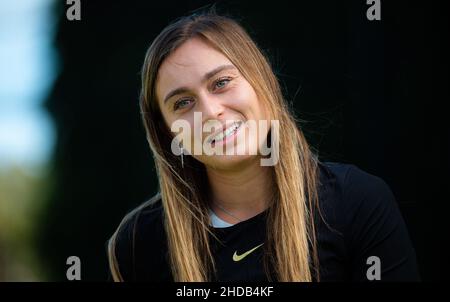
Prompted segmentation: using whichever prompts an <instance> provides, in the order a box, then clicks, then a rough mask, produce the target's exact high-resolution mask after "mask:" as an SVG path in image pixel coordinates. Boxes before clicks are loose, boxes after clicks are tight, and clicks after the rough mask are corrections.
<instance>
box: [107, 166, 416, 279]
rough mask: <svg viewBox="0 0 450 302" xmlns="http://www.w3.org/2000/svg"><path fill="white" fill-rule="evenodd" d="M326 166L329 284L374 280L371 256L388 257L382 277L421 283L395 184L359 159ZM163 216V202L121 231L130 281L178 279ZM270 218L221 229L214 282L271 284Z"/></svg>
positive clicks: (320, 233) (323, 238)
mask: <svg viewBox="0 0 450 302" xmlns="http://www.w3.org/2000/svg"><path fill="white" fill-rule="evenodd" d="M319 170H320V186H319V204H320V208H321V211H322V216H323V217H324V219H325V222H326V223H327V224H328V226H326V225H325V224H324V223H323V221H322V220H318V223H317V226H316V228H317V243H318V256H319V263H320V279H321V281H367V280H368V279H367V271H368V269H369V268H370V267H371V266H372V265H373V264H374V262H370V263H369V264H368V263H367V260H368V258H369V257H371V256H376V257H378V259H379V261H380V262H379V264H380V268H381V270H380V271H381V274H380V278H381V281H419V273H418V270H417V265H416V255H415V251H414V249H413V247H412V245H411V242H410V239H409V235H408V232H407V229H406V226H405V223H404V221H403V218H402V216H401V214H400V211H399V209H398V207H397V204H396V201H395V198H394V196H393V194H392V192H391V190H390V189H389V187H388V186H387V184H386V183H385V182H384V181H383V180H382V179H381V178H379V177H377V176H374V175H371V174H369V173H367V172H365V171H363V170H361V169H359V168H358V167H356V166H355V165H351V164H343V163H334V162H321V163H320V164H319ZM163 217H164V215H163V208H162V205H161V201H160V200H159V201H157V202H156V203H154V204H152V205H149V206H147V207H146V208H144V209H143V210H142V211H141V212H140V213H139V214H138V215H137V214H136V215H135V217H134V219H130V220H129V221H128V222H127V223H125V224H124V225H123V226H122V228H121V230H119V233H118V236H117V245H116V249H115V253H116V258H117V260H118V263H119V270H120V273H121V275H122V277H123V278H124V280H125V281H173V279H172V274H171V270H170V267H169V264H168V258H167V257H168V256H167V255H168V254H167V241H166V234H165V231H164V225H163V219H164V218H163ZM265 223H266V212H262V213H260V214H258V215H256V216H254V217H252V218H250V219H248V220H245V221H243V222H240V223H238V224H235V225H233V226H230V227H227V228H215V229H214V232H215V234H216V235H217V236H218V237H219V238H220V239H221V241H222V242H223V243H224V245H221V244H219V243H217V241H216V240H213V239H211V244H212V250H213V255H214V258H215V262H216V266H217V280H214V281H267V277H266V275H265V272H264V267H263V261H262V259H263V258H262V257H263V248H262V247H261V246H260V245H261V244H262V243H263V242H264V240H265V235H266V233H265V230H266V228H265ZM211 238H212V237H211ZM133 242H134V244H133ZM251 250H252V251H251ZM248 251H251V252H250V253H247V255H245V253H246V252H248ZM243 254H244V255H243ZM233 257H235V259H234V260H233ZM235 260H238V261H235Z"/></svg>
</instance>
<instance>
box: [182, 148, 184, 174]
mask: <svg viewBox="0 0 450 302" xmlns="http://www.w3.org/2000/svg"><path fill="white" fill-rule="evenodd" d="M183 153H184V151H183V146H181V167H182V168H183V169H184V159H183Z"/></svg>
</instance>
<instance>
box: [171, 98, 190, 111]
mask: <svg viewBox="0 0 450 302" xmlns="http://www.w3.org/2000/svg"><path fill="white" fill-rule="evenodd" d="M190 101H191V100H190V99H181V100H179V101H177V102H176V103H175V105H173V109H174V110H178V109H180V108H184V107H186V106H187V105H189V102H190Z"/></svg>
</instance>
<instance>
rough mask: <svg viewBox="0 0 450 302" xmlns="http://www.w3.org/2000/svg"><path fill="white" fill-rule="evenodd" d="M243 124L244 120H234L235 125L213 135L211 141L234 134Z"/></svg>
mask: <svg viewBox="0 0 450 302" xmlns="http://www.w3.org/2000/svg"><path fill="white" fill-rule="evenodd" d="M241 124H242V122H234V123H233V125H231V126H230V127H228V128H227V129H226V130H225V131H222V132H220V133H218V134H217V135H216V136H214V137H212V138H211V139H210V141H211V142H214V141H221V140H223V139H224V138H225V137H228V136H230V135H231V134H233V133H234V132H235V131H236V130H237V129H238V128H239V127H240V126H241Z"/></svg>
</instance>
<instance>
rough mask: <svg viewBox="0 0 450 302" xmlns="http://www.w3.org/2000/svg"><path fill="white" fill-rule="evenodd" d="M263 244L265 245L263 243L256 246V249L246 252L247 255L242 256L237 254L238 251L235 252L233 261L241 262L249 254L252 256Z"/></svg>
mask: <svg viewBox="0 0 450 302" xmlns="http://www.w3.org/2000/svg"><path fill="white" fill-rule="evenodd" d="M263 244H264V243H261V244H260V245H258V246H255V247H254V248H252V249H251V250H249V251H246V252H245V253H243V254H241V255H238V254H237V251H235V252H234V254H233V261H235V262H238V261H241V260H242V259H244V258H245V257H247V256H248V255H249V254H251V253H252V252H253V251H254V250H256V249H257V248H259V247H260V246H261V245H263Z"/></svg>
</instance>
